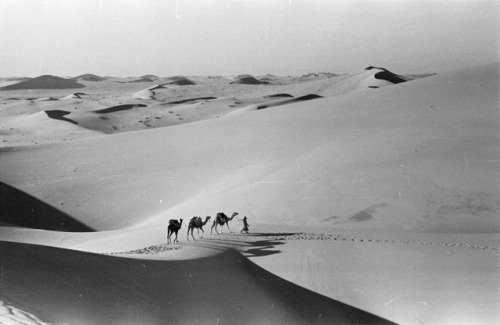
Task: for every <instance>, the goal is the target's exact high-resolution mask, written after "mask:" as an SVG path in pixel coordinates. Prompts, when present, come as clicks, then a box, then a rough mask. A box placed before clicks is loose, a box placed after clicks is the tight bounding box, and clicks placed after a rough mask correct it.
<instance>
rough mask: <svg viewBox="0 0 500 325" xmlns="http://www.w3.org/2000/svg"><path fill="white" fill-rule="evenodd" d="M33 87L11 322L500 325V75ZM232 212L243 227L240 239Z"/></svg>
mask: <svg viewBox="0 0 500 325" xmlns="http://www.w3.org/2000/svg"><path fill="white" fill-rule="evenodd" d="M386 68H390V67H386ZM40 78H41V77H40ZM19 82H20V83H15V82H14V81H13V80H12V79H5V80H3V81H2V83H1V85H2V86H5V88H3V89H2V88H0V185H1V186H0V193H1V196H0V198H1V204H2V209H1V216H0V246H1V249H0V261H1V262H0V263H1V265H0V267H1V270H0V276H1V278H0V279H1V281H0V301H1V303H0V322H3V323H5V324H17V323H15V321H17V322H18V323H21V324H50V323H58V324H166V323H175V324H303V323H323V324H391V323H398V324H496V323H498V322H499V321H500V308H499V307H498V306H500V304H499V302H500V293H499V291H498V279H499V278H498V274H499V265H498V260H499V253H498V249H499V246H500V245H499V244H500V240H499V239H500V238H499V235H498V234H499V231H500V224H499V219H498V216H499V207H500V195H499V194H500V193H499V190H500V188H499V186H498V185H499V184H498V176H499V165H498V162H499V161H500V156H499V154H500V152H499V149H500V146H499V132H498V131H499V126H498V107H499V69H498V63H492V64H490V65H483V66H475V67H470V68H465V69H462V70H457V71H452V72H447V73H440V74H437V75H431V76H427V77H425V78H410V77H405V76H403V75H396V74H394V73H392V72H390V71H388V70H386V69H384V68H382V67H368V68H367V69H364V70H362V71H358V72H354V73H350V74H344V75H335V74H321V73H319V74H311V75H304V76H302V77H279V76H273V75H265V76H249V75H244V76H231V77H227V76H174V77H157V76H154V75H145V76H142V77H130V78H112V77H101V76H97V75H93V74H86V75H81V76H78V77H73V78H61V77H55V76H43V78H42V79H41V82H40V79H36V80H35V82H34V81H33V80H24V79H23V80H19ZM40 84H42V86H43V87H41V86H40ZM51 85H55V86H51ZM44 88H45V89H44ZM218 212H223V213H225V214H226V215H228V216H231V215H232V213H233V212H238V213H239V214H238V215H237V216H235V217H234V218H233V219H232V220H231V221H229V222H228V225H229V228H228V227H227V226H224V227H223V228H222V234H218V233H216V231H215V230H213V231H211V230H212V229H211V228H212V224H213V221H214V220H215V218H216V214H217V213H218ZM193 216H201V217H202V218H205V217H206V216H210V217H211V219H210V220H209V221H208V223H207V224H206V225H205V226H204V228H203V229H204V233H201V232H200V234H197V231H196V230H195V231H194V236H195V239H196V240H193V239H192V238H190V240H188V237H187V231H188V228H187V225H188V223H189V220H190V218H191V217H193ZM244 216H246V217H248V220H249V223H250V231H249V233H248V234H247V233H240V230H241V229H242V227H243V222H242V218H243V217H244ZM170 219H183V225H182V227H181V228H180V230H179V232H178V240H179V242H176V243H171V244H167V226H168V224H169V220H170ZM220 230H221V228H219V231H220ZM230 231H231V232H230ZM199 235H203V237H202V238H200V236H199ZM9 322H10V323H9Z"/></svg>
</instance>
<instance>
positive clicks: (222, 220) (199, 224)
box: [167, 212, 249, 244]
mask: <svg viewBox="0 0 500 325" xmlns="http://www.w3.org/2000/svg"><path fill="white" fill-rule="evenodd" d="M237 215H238V212H234V213H233V214H232V215H231V217H228V216H226V215H225V214H224V213H223V212H219V213H217V215H216V217H215V220H214V222H213V224H212V228H210V234H212V232H213V230H214V228H215V232H216V233H217V234H219V235H220V234H222V230H223V228H224V225H226V227H227V230H229V232H231V229H229V221H231V220H233V219H234V218H235V217H236V216H237ZM211 218H212V217H210V216H206V217H205V221H203V220H202V218H201V217H198V216H195V217H192V218H191V220H189V223H188V230H187V240H188V241H189V234H191V237H192V238H193V240H196V238H194V235H193V231H194V230H195V229H196V231H197V233H198V239H202V238H203V234H204V233H205V232H204V231H203V226H204V225H206V224H207V222H208V221H209V220H210V219H211ZM182 221H183V220H182V219H179V220H177V219H170V221H169V224H168V228H167V230H168V231H167V243H168V244H170V243H176V242H179V241H178V240H177V234H178V232H179V229H181V227H182ZM218 226H220V232H219V231H218V230H217V227H218ZM248 227H249V225H248V222H247V217H244V218H243V229H242V230H241V231H240V232H241V233H242V232H246V233H247V234H248ZM200 230H201V236H200ZM173 234H175V239H174V240H173V241H172V240H171V237H172V235H173Z"/></svg>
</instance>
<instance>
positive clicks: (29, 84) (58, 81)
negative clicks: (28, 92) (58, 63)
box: [0, 75, 85, 90]
mask: <svg viewBox="0 0 500 325" xmlns="http://www.w3.org/2000/svg"><path fill="white" fill-rule="evenodd" d="M84 87H85V85H82V84H80V83H78V82H75V81H73V80H70V79H64V78H60V77H56V76H51V75H44V76H40V77H36V78H33V79H29V80H26V81H22V82H19V83H16V84H13V85H9V86H5V87H1V88H0V90H20V89H73V88H84Z"/></svg>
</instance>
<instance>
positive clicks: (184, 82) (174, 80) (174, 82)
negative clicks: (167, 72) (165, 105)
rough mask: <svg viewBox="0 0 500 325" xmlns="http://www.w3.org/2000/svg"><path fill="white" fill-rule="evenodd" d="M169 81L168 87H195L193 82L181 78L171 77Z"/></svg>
mask: <svg viewBox="0 0 500 325" xmlns="http://www.w3.org/2000/svg"><path fill="white" fill-rule="evenodd" d="M169 79H170V80H172V81H171V82H169V83H168V84H169V85H177V86H189V85H196V83H195V82H194V81H192V80H191V79H189V78H186V77H183V76H177V77H172V78H169Z"/></svg>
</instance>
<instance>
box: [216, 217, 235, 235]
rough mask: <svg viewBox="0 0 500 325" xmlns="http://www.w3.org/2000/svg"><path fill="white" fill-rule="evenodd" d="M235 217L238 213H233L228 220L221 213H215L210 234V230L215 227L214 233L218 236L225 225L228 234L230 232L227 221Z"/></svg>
mask: <svg viewBox="0 0 500 325" xmlns="http://www.w3.org/2000/svg"><path fill="white" fill-rule="evenodd" d="M237 215H238V212H234V213H233V215H232V216H231V218H229V217H228V216H226V215H225V214H224V213H222V212H219V213H217V216H216V217H215V220H214V223H213V224H212V228H210V233H212V230H213V229H214V227H215V232H216V233H218V234H219V235H220V234H222V229H223V227H224V225H226V226H227V230H229V232H231V229H229V221H231V220H233V219H234V217H236V216H237ZM218 225H219V226H221V230H220V232H218V231H217V226H218Z"/></svg>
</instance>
